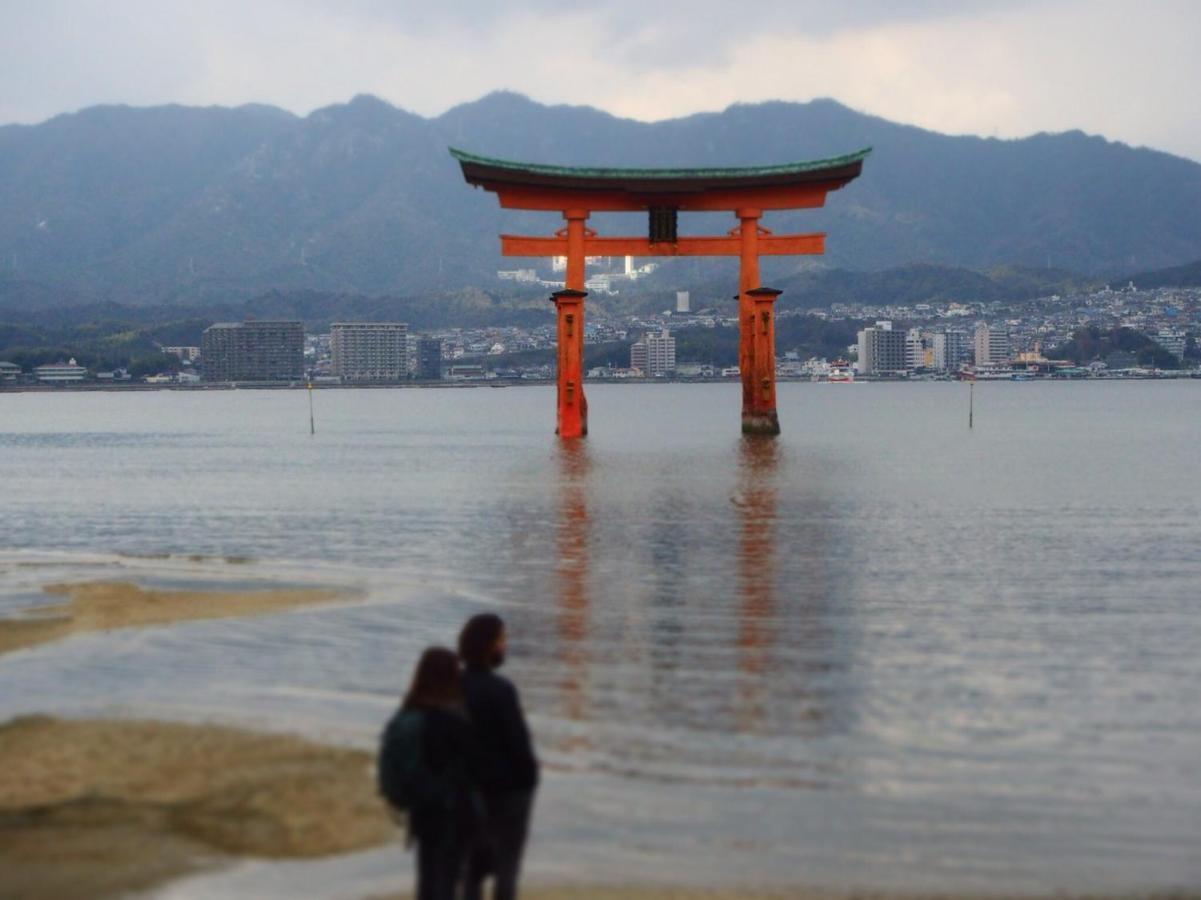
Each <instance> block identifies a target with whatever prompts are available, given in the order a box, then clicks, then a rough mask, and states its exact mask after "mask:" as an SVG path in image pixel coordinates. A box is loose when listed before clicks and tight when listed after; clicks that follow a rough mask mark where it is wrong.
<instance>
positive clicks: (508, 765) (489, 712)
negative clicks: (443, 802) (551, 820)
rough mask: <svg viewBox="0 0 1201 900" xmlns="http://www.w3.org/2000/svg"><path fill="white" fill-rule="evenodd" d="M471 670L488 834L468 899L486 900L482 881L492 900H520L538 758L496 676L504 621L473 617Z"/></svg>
mask: <svg viewBox="0 0 1201 900" xmlns="http://www.w3.org/2000/svg"><path fill="white" fill-rule="evenodd" d="M459 656H460V657H462V659H463V664H464V666H465V667H466V671H465V672H464V674H463V694H464V698H465V700H466V705H467V715H468V717H469V718H470V719H471V724H472V726H473V727H474V728H475V736H476V741H477V746H478V748H479V769H478V775H477V777H478V779H479V780H478V784H479V788H480V792H481V794H482V796H483V801H484V809H485V818H484V834H483V837H482V839H481V840H479V841H477V842H476V843H475V844H474V845H473V847H472V849H471V851H470V853H469V858H468V861H467V883H466V891H465V893H464V897H465V900H481V898H482V896H483V883H484V881H485V879H487V877H488V876H489V875H491V876H492V877H493V878H494V879H495V880H494V884H493V889H492V898H493V900H514V898H516V896H517V879H518V876H519V875H520V872H521V857H522V854H523V852H524V850H525V841H526V834H527V833H528V831H529V822H530V812H531V810H532V808H533V803H534V791H535V789H536V788H537V786H538V759H537V757H536V756H535V755H534V746H533V742H532V741H531V740H530V731H529V728H528V727H527V725H526V721H525V714H524V713H523V712H522V710H521V700H520V698H519V696H518V694H517V688H515V687H514V686H513V683H512V682H511V681H509V680H508V679H507V678H504V677H503V676H501V675H498V674H497V673H496V670H497V669H498V668H500V666H501V665H502V664H503V663H504V661H505V624H504V622H503V621H502V620H501V618H500V616H497V615H493V614H492V613H481V614H480V615H477V616H473V617H472V618H471V619H469V620H468V621H467V624H465V625H464V626H463V630H462V632H461V633H460V634H459Z"/></svg>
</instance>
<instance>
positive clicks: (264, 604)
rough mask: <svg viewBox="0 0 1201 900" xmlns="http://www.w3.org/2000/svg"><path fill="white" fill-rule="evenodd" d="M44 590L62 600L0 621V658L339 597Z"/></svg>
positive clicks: (287, 592)
mask: <svg viewBox="0 0 1201 900" xmlns="http://www.w3.org/2000/svg"><path fill="white" fill-rule="evenodd" d="M44 590H45V591H46V593H48V594H53V595H59V596H63V597H65V598H66V600H65V601H63V602H59V603H51V604H46V605H42V606H37V607H33V608H30V609H28V610H26V611H25V614H24V615H21V616H18V617H14V618H7V619H0V653H6V652H10V651H12V650H19V649H21V648H23V647H33V646H36V645H38V644H44V643H47V642H49V641H56V640H60V639H62V638H65V637H68V636H70V635H73V634H81V633H84V632H89V631H107V630H109V629H113V628H134V627H145V626H150V625H165V624H168V623H171V622H184V621H189V620H198V619H221V618H229V617H235V616H252V615H264V614H267V613H273V612H282V611H284V610H288V609H294V608H297V607H302V606H312V605H315V604H319V603H329V602H331V601H334V600H337V599H338V598H339V597H340V596H342V595H341V594H340V593H339V592H338V591H334V590H329V589H324V588H282V589H281V588H272V589H268V590H253V591H251V590H239V591H225V590H183V591H175V590H157V589H150V588H144V587H140V586H139V585H136V584H133V583H131V582H127V581H87V582H77V583H68V584H50V585H47V586H46V587H45V588H44Z"/></svg>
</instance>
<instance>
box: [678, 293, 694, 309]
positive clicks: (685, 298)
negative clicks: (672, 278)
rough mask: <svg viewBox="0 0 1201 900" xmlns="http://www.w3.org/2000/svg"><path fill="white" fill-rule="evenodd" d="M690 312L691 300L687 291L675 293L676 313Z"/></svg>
mask: <svg viewBox="0 0 1201 900" xmlns="http://www.w3.org/2000/svg"><path fill="white" fill-rule="evenodd" d="M691 311H692V300H691V298H690V297H689V295H688V292H687V291H676V312H678V313H686V312H691Z"/></svg>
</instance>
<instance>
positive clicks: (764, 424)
mask: <svg viewBox="0 0 1201 900" xmlns="http://www.w3.org/2000/svg"><path fill="white" fill-rule="evenodd" d="M742 433H743V434H779V433H780V417H779V416H777V415H776V414H775V412H774V411H773V412H769V413H747V414H745V415H743V417H742Z"/></svg>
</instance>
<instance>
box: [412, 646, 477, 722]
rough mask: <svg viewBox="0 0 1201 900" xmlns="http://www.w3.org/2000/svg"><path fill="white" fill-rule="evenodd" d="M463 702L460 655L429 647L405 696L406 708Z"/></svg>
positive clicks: (428, 707) (452, 704) (444, 649)
mask: <svg viewBox="0 0 1201 900" xmlns="http://www.w3.org/2000/svg"><path fill="white" fill-rule="evenodd" d="M462 705H463V676H462V673H461V671H460V669H459V658H458V656H456V655H455V654H454V653H453V652H451V651H450V650H447V649H446V648H445V647H427V648H426V649H425V652H424V653H422V654H421V659H420V660H419V661H418V662H417V668H416V669H414V670H413V683H412V684H411V685H409V692H408V693H407V694H406V695H405V699H404V708H405V709H430V708H434V707H442V708H446V707H457V706H462Z"/></svg>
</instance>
